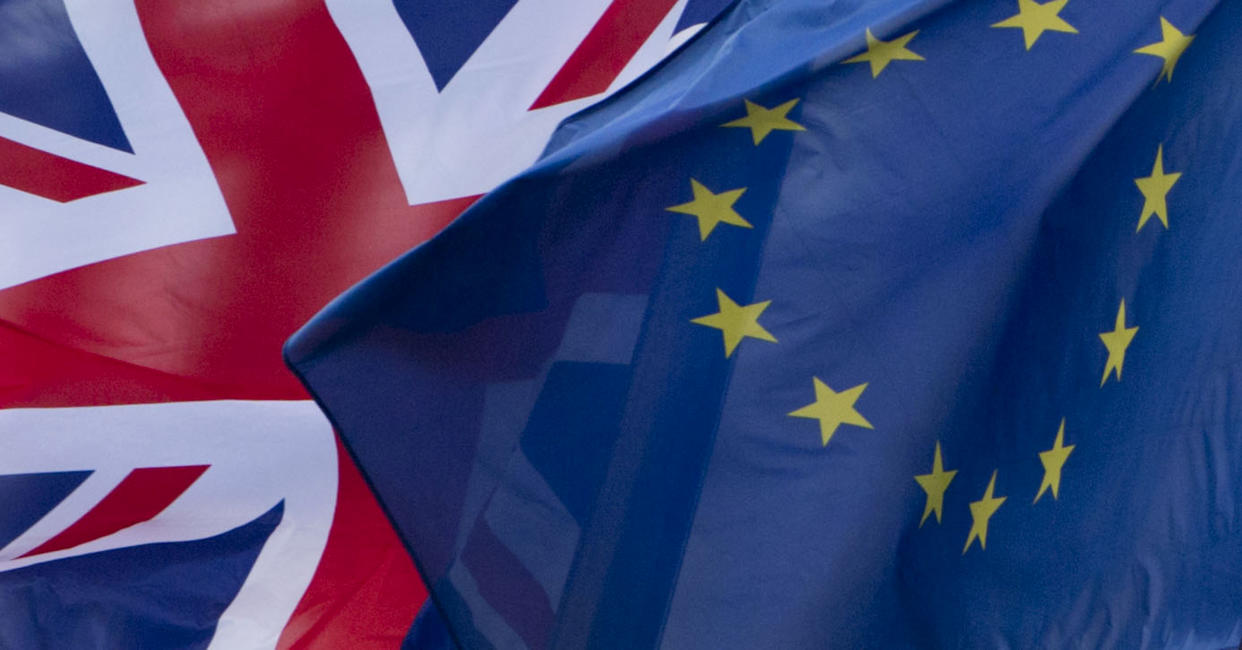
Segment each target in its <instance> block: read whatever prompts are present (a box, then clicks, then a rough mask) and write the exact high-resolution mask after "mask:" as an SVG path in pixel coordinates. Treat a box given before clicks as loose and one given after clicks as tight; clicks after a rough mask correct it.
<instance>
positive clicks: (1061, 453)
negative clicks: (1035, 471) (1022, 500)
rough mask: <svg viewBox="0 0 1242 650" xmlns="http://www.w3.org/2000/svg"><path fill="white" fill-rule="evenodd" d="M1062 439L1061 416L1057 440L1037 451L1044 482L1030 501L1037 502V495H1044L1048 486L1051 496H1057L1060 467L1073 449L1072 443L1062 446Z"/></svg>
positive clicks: (1063, 434)
mask: <svg viewBox="0 0 1242 650" xmlns="http://www.w3.org/2000/svg"><path fill="white" fill-rule="evenodd" d="M1064 440H1065V418H1061V428H1059V429H1057V440H1056V442H1054V443H1052V449H1049V450H1048V451H1041V452H1039V462H1041V463H1043V464H1044V482H1043V483H1040V484H1039V492H1038V493H1037V494H1036V495H1035V500H1034V501H1032V502H1031V503H1039V497H1042V496H1044V492H1047V491H1048V488H1052V498H1054V499H1055V498H1057V492H1058V491H1059V490H1060V489H1061V468H1062V467H1064V466H1065V460H1066V459H1068V458H1069V455H1070V452H1071V451H1074V445H1070V446H1068V447H1065V446H1062V444H1061V443H1062V442H1063V441H1064Z"/></svg>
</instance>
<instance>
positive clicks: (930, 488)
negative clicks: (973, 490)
mask: <svg viewBox="0 0 1242 650" xmlns="http://www.w3.org/2000/svg"><path fill="white" fill-rule="evenodd" d="M954 476H957V470H955V469H954V470H949V471H947V472H946V471H944V463H943V461H942V460H941V459H940V441H939V440H937V441H936V453H935V455H933V456H932V471H931V474H919V475H918V476H915V477H914V480H915V481H918V484H919V487H921V488H923V491H924V492H926V493H927V504H926V505H925V506H923V518H922V519H920V520H919V528H922V527H923V522H925V521H927V517H928V516H929V515H931V513H933V512H935V513H936V523H940V512H941V510H942V509H943V508H944V492H945V490H947V489H949V483H951V482H952V481H953V477H954Z"/></svg>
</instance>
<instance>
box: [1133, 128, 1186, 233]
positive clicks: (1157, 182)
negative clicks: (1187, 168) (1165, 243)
mask: <svg viewBox="0 0 1242 650" xmlns="http://www.w3.org/2000/svg"><path fill="white" fill-rule="evenodd" d="M1181 177H1182V174H1181V172H1173V173H1172V174H1166V173H1164V145H1160V146H1158V147H1156V164H1155V165H1152V168H1151V176H1147V177H1144V178H1136V179H1134V184H1135V185H1138V188H1139V191H1140V192H1142V193H1143V213H1142V214H1140V215H1139V223H1138V228H1135V229H1134V232H1138V231H1140V230H1142V229H1143V226H1144V225H1146V224H1147V221H1148V220H1149V219H1151V215H1153V214H1154V215H1156V216H1157V217H1160V223H1162V224H1164V229H1165V230H1168V229H1169V205H1168V203H1166V202H1165V197H1167V196H1168V194H1169V190H1171V189H1173V184H1174V183H1176V182H1177V179H1179V178H1181Z"/></svg>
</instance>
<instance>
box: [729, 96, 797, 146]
mask: <svg viewBox="0 0 1242 650" xmlns="http://www.w3.org/2000/svg"><path fill="white" fill-rule="evenodd" d="M743 101H745V102H746V117H740V118H738V119H736V120H733V121H732V122H725V123H724V124H721V125H720V126H727V127H734V128H743V129H750V136H751V139H753V140H754V141H755V146H759V143H760V142H763V139H764V138H766V137H768V134H769V133H771V132H773V131H805V130H806V127H804V126H802V125H801V124H798V123H797V122H795V121H793V120H791V119H789V117H788V115H789V111H790V110H791V109H792V108H793V107H794V106H796V105H797V104H798V100H796V99H791V100H789V101H787V102H785V103H784V104H781V105H780V106H777V107H776V108H764V107H763V106H760V105H759V104H756V103H754V102H752V101H750V100H749V99H746V100H743Z"/></svg>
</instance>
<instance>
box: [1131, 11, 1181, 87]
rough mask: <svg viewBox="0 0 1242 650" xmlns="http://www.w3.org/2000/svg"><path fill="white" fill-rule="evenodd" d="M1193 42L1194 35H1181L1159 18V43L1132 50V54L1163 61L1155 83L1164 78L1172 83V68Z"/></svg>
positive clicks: (1177, 30)
mask: <svg viewBox="0 0 1242 650" xmlns="http://www.w3.org/2000/svg"><path fill="white" fill-rule="evenodd" d="M1193 40H1195V35H1194V34H1191V35H1190V36H1187V35H1185V34H1183V33H1182V32H1181V30H1179V29H1178V28H1176V27H1174V26H1173V23H1170V22H1169V21H1167V20H1165V19H1164V16H1161V17H1160V41H1159V42H1157V43H1152V44H1151V45H1145V46H1143V47H1140V48H1139V49H1137V50H1134V52H1135V53H1136V54H1150V55H1151V56H1158V57H1160V58H1162V59H1164V66H1163V67H1161V68H1160V76H1159V77H1156V83H1160V77H1164V78H1166V79H1168V80H1169V83H1173V67H1174V66H1176V65H1177V60H1178V59H1180V58H1181V56H1182V52H1185V51H1186V48H1187V47H1188V46H1189V45H1190V42H1191V41H1193Z"/></svg>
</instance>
